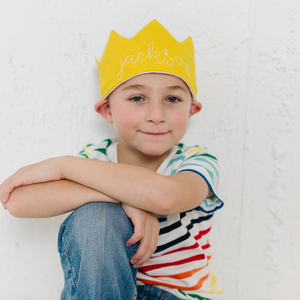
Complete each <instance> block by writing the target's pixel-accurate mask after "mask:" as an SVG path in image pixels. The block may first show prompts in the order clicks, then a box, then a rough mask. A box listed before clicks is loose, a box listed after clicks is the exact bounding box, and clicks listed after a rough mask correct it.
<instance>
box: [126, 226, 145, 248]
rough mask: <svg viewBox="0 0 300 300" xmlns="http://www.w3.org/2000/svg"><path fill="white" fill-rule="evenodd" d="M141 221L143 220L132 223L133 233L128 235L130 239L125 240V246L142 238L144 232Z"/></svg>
mask: <svg viewBox="0 0 300 300" xmlns="http://www.w3.org/2000/svg"><path fill="white" fill-rule="evenodd" d="M143 223H144V222H136V224H134V233H133V235H132V236H131V237H130V239H129V240H127V242H126V246H127V247H130V246H131V245H134V244H135V243H137V242H138V241H140V240H141V239H142V238H143V236H144V234H145V232H144V224H143Z"/></svg>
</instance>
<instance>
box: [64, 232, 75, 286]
mask: <svg viewBox="0 0 300 300" xmlns="http://www.w3.org/2000/svg"><path fill="white" fill-rule="evenodd" d="M61 239H62V242H63V243H64V245H65V244H66V243H65V239H64V237H63V236H62V237H61ZM64 248H65V251H64V252H65V254H66V257H67V261H68V264H69V268H70V270H71V272H72V283H73V285H74V287H75V289H76V290H77V285H76V283H75V281H74V273H75V272H74V270H73V268H72V266H71V263H70V259H69V256H68V252H67V249H66V247H64Z"/></svg>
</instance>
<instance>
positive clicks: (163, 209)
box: [155, 191, 178, 215]
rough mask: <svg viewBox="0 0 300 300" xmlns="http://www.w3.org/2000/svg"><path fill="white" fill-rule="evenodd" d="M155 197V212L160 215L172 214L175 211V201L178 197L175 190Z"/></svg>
mask: <svg viewBox="0 0 300 300" xmlns="http://www.w3.org/2000/svg"><path fill="white" fill-rule="evenodd" d="M156 199H157V202H156V206H157V210H158V211H157V212H155V213H157V214H160V215H172V214H174V213H176V212H177V210H176V203H177V201H178V199H177V195H176V192H175V191H168V192H166V193H162V194H161V195H159V196H158V197H157V198H156Z"/></svg>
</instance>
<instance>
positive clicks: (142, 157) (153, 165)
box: [117, 144, 171, 172]
mask: <svg viewBox="0 0 300 300" xmlns="http://www.w3.org/2000/svg"><path fill="white" fill-rule="evenodd" d="M170 151H171V150H170V149H169V150H168V151H167V152H165V153H164V154H162V155H160V156H149V155H146V154H143V153H141V152H139V151H132V150H131V151H127V149H123V147H122V146H120V144H118V146H117V157H118V162H119V163H122V164H128V165H134V166H139V167H143V168H146V169H149V170H152V171H155V172H156V171H157V170H158V168H159V166H160V165H161V164H162V162H163V161H164V160H165V159H166V158H167V156H168V155H169V153H170Z"/></svg>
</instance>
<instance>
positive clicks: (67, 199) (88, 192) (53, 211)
mask: <svg viewBox="0 0 300 300" xmlns="http://www.w3.org/2000/svg"><path fill="white" fill-rule="evenodd" d="M95 201H100V202H114V203H119V202H120V201H117V200H115V199H112V198H110V197H108V196H106V195H104V194H102V193H100V192H98V191H95V190H93V189H91V188H88V187H86V186H83V185H81V184H78V183H76V182H72V181H69V180H57V181H50V182H43V183H36V184H32V185H23V186H20V187H17V188H15V189H14V190H13V191H12V193H11V195H10V198H9V201H8V202H7V203H6V205H7V209H8V211H9V212H10V213H11V215H13V216H14V217H18V218H47V217H53V216H58V215H61V214H64V213H67V212H70V211H72V210H74V209H76V208H78V207H79V206H82V205H84V204H86V203H88V202H95Z"/></svg>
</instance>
